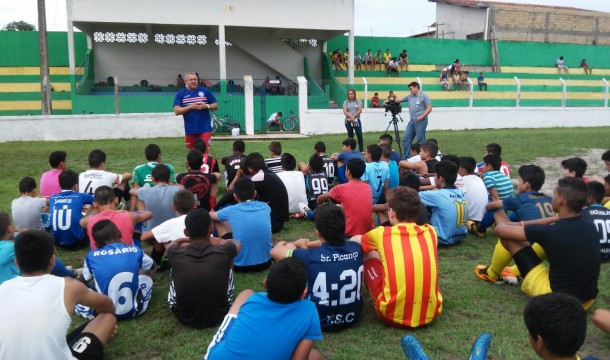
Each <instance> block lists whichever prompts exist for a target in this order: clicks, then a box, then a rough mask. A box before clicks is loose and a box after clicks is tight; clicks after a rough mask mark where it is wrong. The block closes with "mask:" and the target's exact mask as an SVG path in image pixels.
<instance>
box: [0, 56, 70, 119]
mask: <svg viewBox="0 0 610 360" xmlns="http://www.w3.org/2000/svg"><path fill="white" fill-rule="evenodd" d="M78 72H79V71H78V69H77V73H78ZM49 73H50V82H51V89H52V90H51V99H52V105H51V106H52V108H53V114H56V115H60V114H71V113H72V94H71V90H70V75H69V68H68V67H50V68H49ZM40 114H41V93H40V68H39V67H27V66H23V67H0V116H2V115H40Z"/></svg>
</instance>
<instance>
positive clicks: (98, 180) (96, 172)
mask: <svg viewBox="0 0 610 360" xmlns="http://www.w3.org/2000/svg"><path fill="white" fill-rule="evenodd" d="M89 167H90V169H89V170H87V171H85V172H82V173H81V174H80V175H79V177H78V188H79V191H80V192H82V193H87V194H90V195H93V193H94V192H95V189H97V188H98V186H102V185H106V186H110V187H111V188H114V194H115V196H116V197H117V198H118V199H121V198H122V197H123V191H124V190H125V184H126V183H127V182H128V181H129V180H131V177H132V174H131V173H124V174H115V173H111V172H108V171H106V170H105V169H106V153H104V152H103V151H102V150H93V151H91V152H90V153H89Z"/></svg>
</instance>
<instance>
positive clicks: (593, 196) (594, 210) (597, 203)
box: [581, 181, 610, 262]
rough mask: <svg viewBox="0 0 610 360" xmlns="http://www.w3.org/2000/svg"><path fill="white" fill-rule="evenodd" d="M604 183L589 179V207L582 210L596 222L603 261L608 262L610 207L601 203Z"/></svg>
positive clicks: (609, 257) (588, 217)
mask: <svg viewBox="0 0 610 360" xmlns="http://www.w3.org/2000/svg"><path fill="white" fill-rule="evenodd" d="M604 193H605V190H604V185H602V184H600V183H598V182H596V181H589V183H588V184H587V207H585V208H583V209H582V211H581V214H582V217H584V218H585V219H589V220H591V222H593V224H595V228H596V229H597V232H598V234H599V243H600V247H601V261H602V262H607V261H608V260H610V242H609V240H610V235H609V234H608V232H609V231H608V230H609V229H608V226H610V209H608V208H606V207H603V206H602V205H601V202H602V200H603V199H604Z"/></svg>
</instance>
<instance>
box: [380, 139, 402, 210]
mask: <svg viewBox="0 0 610 360" xmlns="http://www.w3.org/2000/svg"><path fill="white" fill-rule="evenodd" d="M379 147H380V148H381V161H383V162H384V163H386V164H388V169H389V171H390V175H389V177H388V190H391V189H393V188H395V187H397V186H398V185H399V184H400V170H399V169H398V162H397V161H394V160H392V157H391V154H392V151H393V150H392V148H391V147H390V145H388V144H379ZM384 198H385V197H384ZM382 202H384V201H382ZM382 202H380V203H382Z"/></svg>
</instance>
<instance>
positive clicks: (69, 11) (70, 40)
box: [66, 0, 76, 75]
mask: <svg viewBox="0 0 610 360" xmlns="http://www.w3.org/2000/svg"><path fill="white" fill-rule="evenodd" d="M66 16H67V18H68V65H69V67H70V75H74V74H75V68H76V64H75V63H74V61H75V60H74V26H73V25H72V0H68V1H66Z"/></svg>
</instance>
